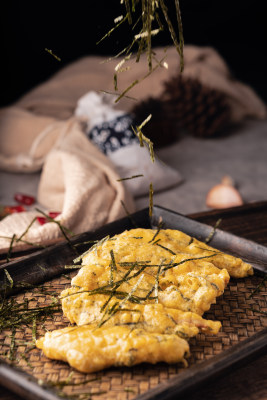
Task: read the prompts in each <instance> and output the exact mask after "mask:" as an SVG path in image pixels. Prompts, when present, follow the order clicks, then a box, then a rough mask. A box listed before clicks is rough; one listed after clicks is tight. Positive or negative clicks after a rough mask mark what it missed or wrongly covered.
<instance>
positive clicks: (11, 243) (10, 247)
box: [6, 234, 16, 263]
mask: <svg viewBox="0 0 267 400" xmlns="http://www.w3.org/2000/svg"><path fill="white" fill-rule="evenodd" d="M15 239H16V235H15V234H14V235H13V236H12V238H11V241H10V245H9V249H8V252H7V256H6V262H7V263H9V261H10V259H11V255H12V250H13V245H14V241H15Z"/></svg>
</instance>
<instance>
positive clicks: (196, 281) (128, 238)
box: [71, 229, 229, 315]
mask: <svg viewBox="0 0 267 400" xmlns="http://www.w3.org/2000/svg"><path fill="white" fill-rule="evenodd" d="M173 232H175V231H171V230H168V236H166V234H165V231H163V233H162V231H160V232H159V234H158V235H157V237H156V240H161V239H160V238H162V243H164V245H159V243H161V242H157V243H156V244H155V241H153V240H152V239H153V236H155V232H154V231H152V230H149V229H148V230H146V229H134V230H131V231H126V232H123V233H122V234H120V235H116V236H114V237H113V238H111V239H108V240H106V241H105V242H104V243H102V244H101V245H99V246H98V247H95V248H93V249H91V251H89V252H88V253H87V254H86V255H85V256H84V257H83V259H82V265H83V266H82V268H81V269H80V271H79V272H78V274H77V275H76V276H75V277H74V278H73V279H72V282H71V283H72V285H73V286H78V287H80V288H83V289H84V290H90V291H92V290H97V289H101V288H105V289H108V288H111V287H112V285H111V284H110V282H111V273H112V274H113V275H114V276H112V279H115V280H116V282H118V283H120V284H118V285H117V290H118V291H120V292H124V293H128V292H129V291H130V290H131V288H132V287H134V286H135V285H136V283H137V281H138V279H139V272H140V271H142V273H143V275H144V279H143V280H142V282H141V283H140V284H139V285H138V287H137V289H136V291H135V295H136V296H138V297H139V298H142V299H144V298H146V296H147V294H148V293H151V296H150V297H147V298H146V302H147V303H149V302H151V301H150V298H151V297H153V295H155V285H156V284H158V289H159V290H158V294H157V298H158V301H159V303H161V304H163V305H164V306H166V307H170V308H177V309H180V310H182V311H191V312H194V313H197V314H199V315H202V314H203V313H204V312H205V311H207V310H209V308H210V306H211V304H213V303H214V302H215V301H216V297H218V296H220V295H221V294H222V293H223V291H224V289H225V287H226V285H227V283H228V281H229V274H228V272H227V270H226V269H220V268H218V267H216V266H215V265H214V264H213V263H212V262H211V261H212V259H213V256H214V251H212V252H208V255H204V256H203V255H202V254H200V255H199V254H197V255H193V256H192V255H190V254H186V253H178V252H177V253H175V251H174V250H176V251H177V248H176V247H175V246H173V249H170V248H168V247H167V245H168V243H171V244H172V243H174V244H175V241H174V240H173V241H172V242H171V241H170V240H169V239H168V238H169V236H170V235H171V233H173ZM160 235H161V236H160ZM164 235H165V236H164ZM158 236H160V237H158ZM163 239H164V240H163ZM211 253H212V254H211ZM112 263H113V264H114V265H113V270H112ZM131 268H132V271H130V269H131ZM129 271H130V272H131V273H130V274H129ZM138 271H139V272H138ZM127 274H129V275H127ZM126 276H127V279H126V278H125V277H126ZM153 302H155V301H153Z"/></svg>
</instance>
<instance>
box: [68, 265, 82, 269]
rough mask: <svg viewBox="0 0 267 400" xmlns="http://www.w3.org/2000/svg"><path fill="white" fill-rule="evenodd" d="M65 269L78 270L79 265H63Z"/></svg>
mask: <svg viewBox="0 0 267 400" xmlns="http://www.w3.org/2000/svg"><path fill="white" fill-rule="evenodd" d="M64 268H65V269H80V268H81V265H65V266H64Z"/></svg>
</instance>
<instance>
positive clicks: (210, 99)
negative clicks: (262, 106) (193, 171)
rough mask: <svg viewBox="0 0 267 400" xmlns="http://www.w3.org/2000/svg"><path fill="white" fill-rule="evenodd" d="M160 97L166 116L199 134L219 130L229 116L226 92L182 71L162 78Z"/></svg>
mask: <svg viewBox="0 0 267 400" xmlns="http://www.w3.org/2000/svg"><path fill="white" fill-rule="evenodd" d="M164 86H165V87H164V91H163V93H162V101H163V102H164V103H165V112H166V117H165V119H167V118H168V120H171V121H172V122H173V124H174V125H176V126H177V127H179V128H184V129H186V130H187V131H189V132H190V133H192V134H193V135H195V136H198V137H210V136H215V135H217V134H219V133H221V132H222V131H223V130H224V129H225V128H226V127H227V125H228V123H229V120H230V107H229V105H228V104H227V101H226V96H225V95H224V94H223V93H221V92H219V91H218V90H214V89H210V88H209V87H207V86H204V85H202V84H201V83H200V82H199V81H198V80H197V79H191V78H186V77H183V76H181V75H178V76H175V77H174V78H171V79H170V80H169V81H167V82H165V85H164Z"/></svg>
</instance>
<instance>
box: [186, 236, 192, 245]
mask: <svg viewBox="0 0 267 400" xmlns="http://www.w3.org/2000/svg"><path fill="white" fill-rule="evenodd" d="M193 241H194V238H193V237H190V240H189V242H188V245H187V246H190V244H192V243H193Z"/></svg>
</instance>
